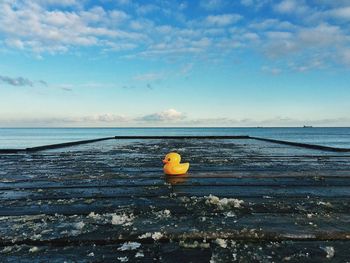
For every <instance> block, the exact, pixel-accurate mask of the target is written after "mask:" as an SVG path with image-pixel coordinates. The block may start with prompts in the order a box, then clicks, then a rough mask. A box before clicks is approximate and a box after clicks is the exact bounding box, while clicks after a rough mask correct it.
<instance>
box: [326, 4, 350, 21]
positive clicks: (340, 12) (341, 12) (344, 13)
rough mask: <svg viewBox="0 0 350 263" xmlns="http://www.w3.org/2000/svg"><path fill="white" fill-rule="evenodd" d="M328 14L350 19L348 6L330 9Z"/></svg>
mask: <svg viewBox="0 0 350 263" xmlns="http://www.w3.org/2000/svg"><path fill="white" fill-rule="evenodd" d="M329 14H330V15H331V16H332V17H335V18H339V19H344V20H350V6H346V7H340V8H336V9H333V10H330V11H329Z"/></svg>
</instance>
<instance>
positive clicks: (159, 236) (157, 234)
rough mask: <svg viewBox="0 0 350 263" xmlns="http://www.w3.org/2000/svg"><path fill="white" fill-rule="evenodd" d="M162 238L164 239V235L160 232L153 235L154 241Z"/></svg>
mask: <svg viewBox="0 0 350 263" xmlns="http://www.w3.org/2000/svg"><path fill="white" fill-rule="evenodd" d="M162 237H163V234H162V233H160V232H154V233H153V234H152V238H153V239H154V240H159V239H161V238H162Z"/></svg>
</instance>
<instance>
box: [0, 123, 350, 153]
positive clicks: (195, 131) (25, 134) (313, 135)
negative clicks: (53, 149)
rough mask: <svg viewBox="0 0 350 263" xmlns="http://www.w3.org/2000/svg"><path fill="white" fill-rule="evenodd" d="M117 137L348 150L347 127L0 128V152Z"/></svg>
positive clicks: (348, 135) (348, 129)
mask: <svg viewBox="0 0 350 263" xmlns="http://www.w3.org/2000/svg"><path fill="white" fill-rule="evenodd" d="M117 135H218V136H220V135H249V136H257V137H263V138H269V139H279V140H288V141H295V142H303V143H312V144H319V145H326V146H333V147H343V148H350V128H319V127H317V128H316V127H315V128H0V149H9V148H12V149H13V148H26V147H34V146H41V145H47V144H54V143H63V142H70V141H78V140H87V139H95V138H102V137H109V136H117Z"/></svg>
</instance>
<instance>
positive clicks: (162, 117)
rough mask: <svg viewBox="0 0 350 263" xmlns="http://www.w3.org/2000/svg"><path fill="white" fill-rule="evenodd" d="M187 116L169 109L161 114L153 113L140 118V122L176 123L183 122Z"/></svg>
mask: <svg viewBox="0 0 350 263" xmlns="http://www.w3.org/2000/svg"><path fill="white" fill-rule="evenodd" d="M185 117H186V116H185V115H184V114H183V113H182V112H179V111H177V110H175V109H169V110H166V111H162V112H159V113H153V114H149V115H145V116H142V117H141V118H138V119H137V120H139V121H145V122H174V121H180V120H183V119H184V118H185Z"/></svg>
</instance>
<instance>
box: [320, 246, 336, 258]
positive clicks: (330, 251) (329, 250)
mask: <svg viewBox="0 0 350 263" xmlns="http://www.w3.org/2000/svg"><path fill="white" fill-rule="evenodd" d="M321 249H322V250H323V251H325V252H326V253H327V255H326V257H327V258H333V257H334V254H335V250H334V247H321Z"/></svg>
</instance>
